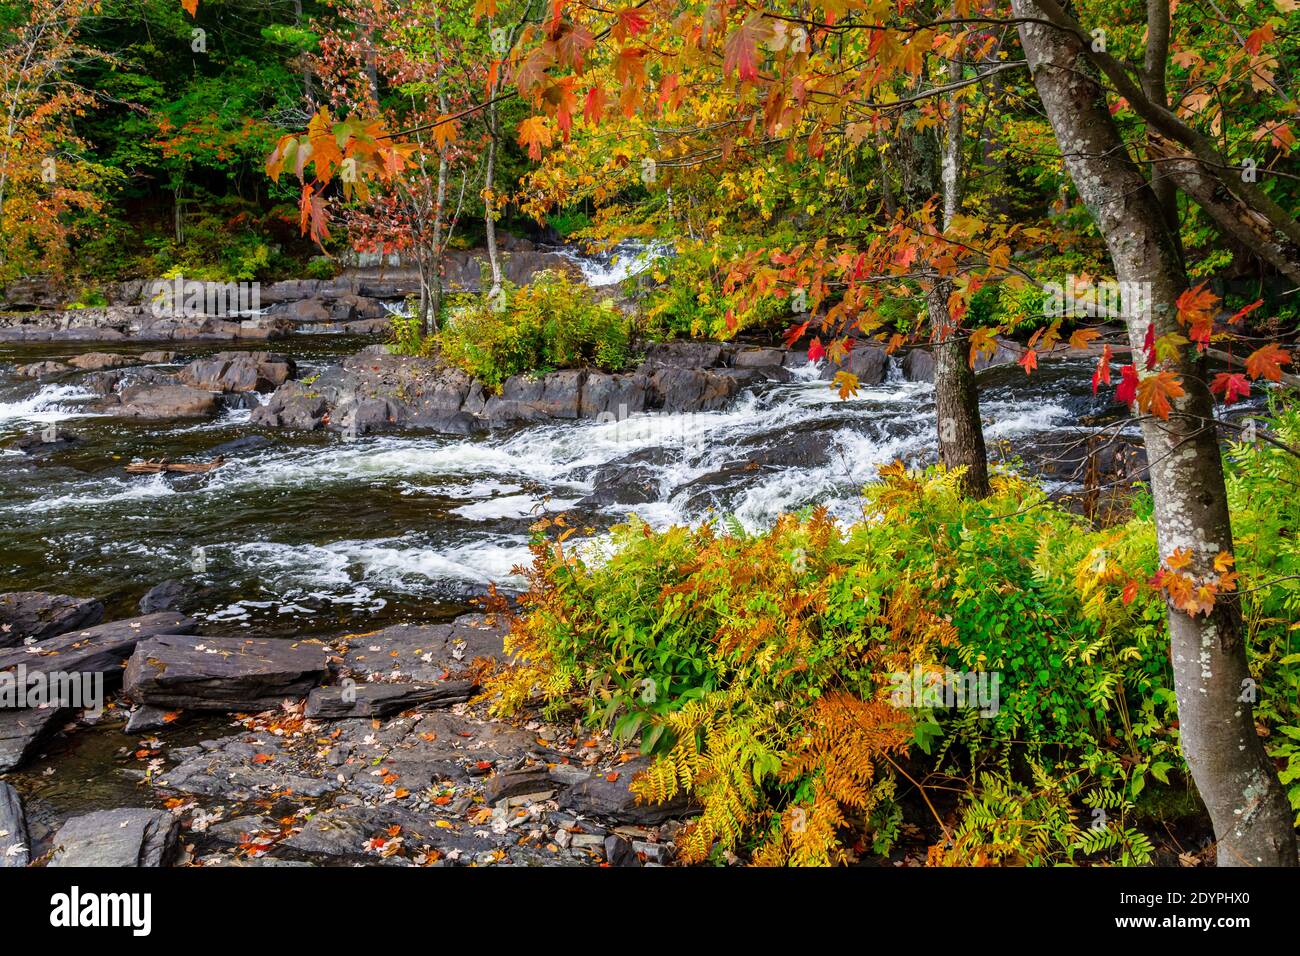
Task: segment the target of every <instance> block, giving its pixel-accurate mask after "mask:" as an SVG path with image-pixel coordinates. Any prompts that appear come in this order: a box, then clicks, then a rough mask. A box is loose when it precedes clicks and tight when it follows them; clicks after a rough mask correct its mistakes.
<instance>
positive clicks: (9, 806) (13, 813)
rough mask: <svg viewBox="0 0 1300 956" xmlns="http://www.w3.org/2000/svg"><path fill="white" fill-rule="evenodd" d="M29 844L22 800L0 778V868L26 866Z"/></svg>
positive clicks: (29, 857)
mask: <svg viewBox="0 0 1300 956" xmlns="http://www.w3.org/2000/svg"><path fill="white" fill-rule="evenodd" d="M29 846H30V843H29V842H28V838H27V818H26V817H25V816H23V802H22V800H21V799H20V798H19V796H18V791H17V790H15V789H14V788H13V787H12V786H10V785H9V784H7V783H5V782H4V781H3V780H0V869H3V868H5V867H12V866H26V865H27V862H28V860H29V859H31V853H30V850H29Z"/></svg>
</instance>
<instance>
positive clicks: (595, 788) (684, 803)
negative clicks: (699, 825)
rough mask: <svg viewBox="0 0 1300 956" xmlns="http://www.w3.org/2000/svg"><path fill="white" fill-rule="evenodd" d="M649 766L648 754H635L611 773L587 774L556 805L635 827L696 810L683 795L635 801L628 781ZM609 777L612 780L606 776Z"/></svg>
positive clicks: (652, 823)
mask: <svg viewBox="0 0 1300 956" xmlns="http://www.w3.org/2000/svg"><path fill="white" fill-rule="evenodd" d="M649 766H650V759H649V758H648V757H638V758H636V759H635V760H630V761H628V762H627V763H625V764H623V765H622V766H621V767H620V768H619V769H618V770H617V771H616V772H614V773H611V774H606V775H603V776H595V777H591V778H590V779H588V780H586V781H584V782H582V783H579V784H576V785H575V786H572V787H570V788H569V789H568V790H566V791H565V792H564V793H563V794H562V795H561V797H560V806H561V807H563V808H564V809H566V810H572V811H574V812H575V813H581V814H584V815H587V816H594V817H597V818H599V819H603V820H611V821H614V822H615V823H630V824H633V825H635V826H653V825H655V824H658V823H663V822H664V821H665V820H669V819H671V818H673V817H682V816H688V815H690V814H691V813H692V812H698V811H697V808H695V807H694V806H693V804H692V802H691V800H690V799H689V797H687V796H685V795H681V796H678V797H675V798H674V799H672V800H670V801H668V802H667V803H650V804H647V803H638V802H637V798H636V796H635V795H634V794H633V793H632V790H631V785H632V780H633V778H635V777H636V775H637V774H638V773H640V772H641V771H642V770H644V769H646V768H647V767H649ZM611 776H613V777H614V779H613V780H611V779H609V778H610V777H611Z"/></svg>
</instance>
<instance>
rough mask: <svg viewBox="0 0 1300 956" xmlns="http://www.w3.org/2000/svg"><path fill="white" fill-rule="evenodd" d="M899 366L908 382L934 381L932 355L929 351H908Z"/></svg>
mask: <svg viewBox="0 0 1300 956" xmlns="http://www.w3.org/2000/svg"><path fill="white" fill-rule="evenodd" d="M901 364H902V367H903V377H904V378H906V379H907V380H908V381H909V382H933V381H934V353H933V352H931V351H930V350H929V349H920V348H917V349H909V350H908V352H907V354H906V355H904V356H903V361H902V363H901Z"/></svg>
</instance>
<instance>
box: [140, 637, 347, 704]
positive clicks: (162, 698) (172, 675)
mask: <svg viewBox="0 0 1300 956" xmlns="http://www.w3.org/2000/svg"><path fill="white" fill-rule="evenodd" d="M325 654H326V652H325V648H324V647H323V646H321V645H320V644H309V643H306V642H299V641H289V640H266V639H263V638H217V637H189V636H185V635H179V634H168V635H161V636H158V637H152V638H150V639H149V640H147V641H142V642H141V643H140V645H139V646H138V647H137V648H136V650H135V653H134V654H133V655H132V656H131V660H130V661H129V662H128V664H127V668H126V692H127V694H128V695H130V697H131V698H132V699H133V700H135V701H136V702H137V703H141V704H147V705H149V706H150V707H163V708H167V709H171V710H208V711H225V712H230V711H250V712H251V711H259V710H270V709H272V708H275V707H278V706H280V703H281V702H282V701H285V700H297V699H299V698H302V697H305V696H306V695H307V692H308V691H309V690H311V689H312V688H313V687H315V686H316V685H317V684H319V683H320V682H321V680H323V679H324V678H325V676H326V674H327V673H328V669H327V666H326V662H325Z"/></svg>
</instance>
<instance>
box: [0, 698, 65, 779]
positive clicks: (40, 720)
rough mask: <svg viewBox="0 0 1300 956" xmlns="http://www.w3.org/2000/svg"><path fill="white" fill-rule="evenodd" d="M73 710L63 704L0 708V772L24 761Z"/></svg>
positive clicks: (4, 771) (15, 766)
mask: <svg viewBox="0 0 1300 956" xmlns="http://www.w3.org/2000/svg"><path fill="white" fill-rule="evenodd" d="M73 713H74V712H73V711H72V710H69V709H67V708H64V707H37V708H34V709H32V710H0V773H7V772H8V771H10V770H14V769H16V768H17V767H19V766H21V765H22V764H23V763H25V762H26V761H27V760H28V759H29V758H30V757H31V756H32V755H33V754H34V753H35V752H36V748H37V747H38V746H39V745H40V743H41V741H43V740H44V739H45V738H46V737H48V736H49V735H50V734H52V733H54V732H55V731H56V730H58V729H59V727H60V726H62V724H63V722H64V721H65V720H67V719H68V718H69V717H71V716H72V714H73Z"/></svg>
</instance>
